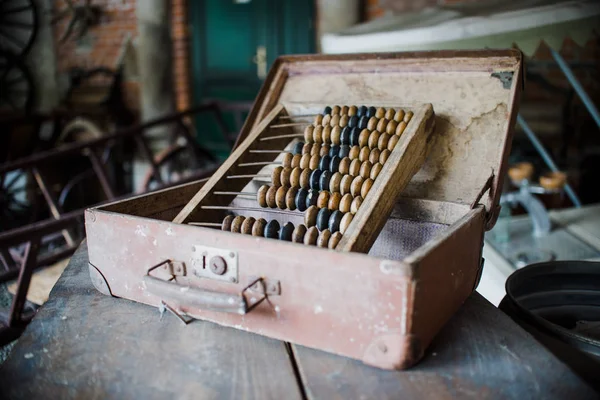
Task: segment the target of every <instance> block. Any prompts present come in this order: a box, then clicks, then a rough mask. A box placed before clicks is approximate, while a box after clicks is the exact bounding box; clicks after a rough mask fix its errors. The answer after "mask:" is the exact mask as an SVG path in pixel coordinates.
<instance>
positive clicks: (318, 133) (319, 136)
mask: <svg viewBox="0 0 600 400" xmlns="http://www.w3.org/2000/svg"><path fill="white" fill-rule="evenodd" d="M313 142H315V143H323V126H322V125H319V126H315V130H314V131H313Z"/></svg>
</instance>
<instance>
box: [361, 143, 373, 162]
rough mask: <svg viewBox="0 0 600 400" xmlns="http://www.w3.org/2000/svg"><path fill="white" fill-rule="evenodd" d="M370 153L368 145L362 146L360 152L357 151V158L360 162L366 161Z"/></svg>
mask: <svg viewBox="0 0 600 400" xmlns="http://www.w3.org/2000/svg"><path fill="white" fill-rule="evenodd" d="M370 154H371V149H369V146H363V147H361V148H360V153H358V159H359V160H360V162H364V161H367V160H368V159H369V155H370Z"/></svg>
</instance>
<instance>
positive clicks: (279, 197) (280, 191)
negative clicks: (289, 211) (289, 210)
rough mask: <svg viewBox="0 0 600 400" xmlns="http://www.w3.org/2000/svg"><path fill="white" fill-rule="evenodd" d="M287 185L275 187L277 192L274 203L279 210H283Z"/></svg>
mask: <svg viewBox="0 0 600 400" xmlns="http://www.w3.org/2000/svg"><path fill="white" fill-rule="evenodd" d="M288 188H289V186H279V187H278V188H277V192H276V193H275V203H276V204H277V208H279V209H281V210H285V195H286V193H287V191H288Z"/></svg>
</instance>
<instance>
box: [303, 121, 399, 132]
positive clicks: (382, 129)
mask: <svg viewBox="0 0 600 400" xmlns="http://www.w3.org/2000/svg"><path fill="white" fill-rule="evenodd" d="M388 122H389V121H388V120H387V119H386V118H382V119H380V120H379V122H378V123H377V130H378V131H379V132H385V128H386V127H387V124H388ZM316 129H317V128H315V130H316ZM314 136H315V134H314V133H313V137H314Z"/></svg>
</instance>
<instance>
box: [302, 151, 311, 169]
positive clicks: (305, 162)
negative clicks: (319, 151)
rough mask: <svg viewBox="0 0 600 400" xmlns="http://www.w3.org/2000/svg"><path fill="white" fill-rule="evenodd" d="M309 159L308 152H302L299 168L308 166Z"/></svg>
mask: <svg viewBox="0 0 600 400" xmlns="http://www.w3.org/2000/svg"><path fill="white" fill-rule="evenodd" d="M309 161H310V154H309V153H304V154H302V158H301V159H300V168H301V169H306V168H308V164H309Z"/></svg>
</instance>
